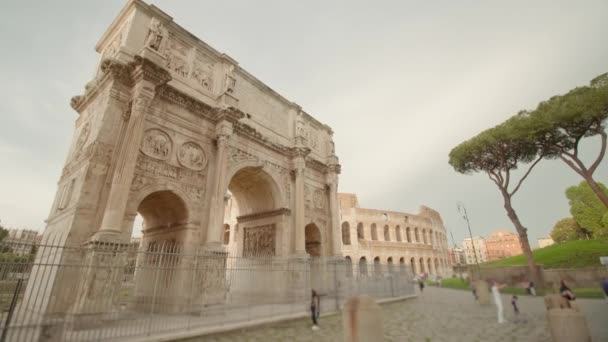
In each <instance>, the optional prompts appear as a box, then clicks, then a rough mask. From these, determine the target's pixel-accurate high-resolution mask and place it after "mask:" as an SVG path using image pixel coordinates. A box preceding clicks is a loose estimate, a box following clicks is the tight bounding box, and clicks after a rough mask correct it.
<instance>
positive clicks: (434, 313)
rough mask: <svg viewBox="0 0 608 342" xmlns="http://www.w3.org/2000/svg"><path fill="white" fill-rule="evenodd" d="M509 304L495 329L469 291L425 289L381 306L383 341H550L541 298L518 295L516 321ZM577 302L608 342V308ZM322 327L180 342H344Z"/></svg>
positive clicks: (288, 326) (283, 326)
mask: <svg viewBox="0 0 608 342" xmlns="http://www.w3.org/2000/svg"><path fill="white" fill-rule="evenodd" d="M510 299H511V296H510V295H503V306H504V309H505V318H506V319H507V323H505V324H498V323H497V318H496V310H495V306H494V304H493V303H492V304H489V305H479V304H477V303H475V301H474V299H473V295H472V294H471V293H470V292H468V291H462V290H452V289H439V288H433V287H430V288H426V289H425V291H424V293H422V294H421V295H419V296H418V297H417V298H413V299H408V300H405V301H400V302H394V303H389V304H384V305H382V308H383V310H384V312H383V316H384V340H385V341H424V342H426V341H431V342H443V341H445V342H447V341H471V342H475V341H479V342H481V341H504V342H516V341H518V342H519V341H534V342H550V341H551V338H550V333H549V330H548V328H547V324H546V318H545V307H544V301H543V298H542V297H529V296H520V297H519V307H520V311H521V314H520V315H519V317H515V315H514V313H513V310H512V308H511V301H510ZM577 302H578V305H579V307H580V308H581V310H582V311H583V312H584V313H585V316H586V317H587V321H588V323H589V325H590V327H591V333H592V337H593V341H608V325H606V317H608V303H606V302H605V301H603V300H594V299H579V300H577ZM320 326H321V329H320V330H318V331H312V330H311V322H310V321H309V320H304V319H299V320H293V321H287V322H282V323H278V324H274V325H269V326H264V327H259V328H251V329H248V330H241V331H233V332H228V333H222V334H217V335H212V336H203V337H199V338H192V339H188V340H184V341H188V342H195V341H196V342H198V341H213V342H231V341H247V342H257V341H259V342H271V341H290V342H305V341H315V342H320V341H328V342H336V341H342V318H341V315H331V316H326V317H321V320H320Z"/></svg>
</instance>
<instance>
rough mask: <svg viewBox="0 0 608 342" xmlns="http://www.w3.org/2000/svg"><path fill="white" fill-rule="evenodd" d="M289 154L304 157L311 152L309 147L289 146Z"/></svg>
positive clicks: (294, 156)
mask: <svg viewBox="0 0 608 342" xmlns="http://www.w3.org/2000/svg"><path fill="white" fill-rule="evenodd" d="M290 152H291V156H292V157H293V158H305V157H306V156H308V155H309V154H310V152H311V149H310V148H308V147H306V146H295V147H292V148H291V151H290Z"/></svg>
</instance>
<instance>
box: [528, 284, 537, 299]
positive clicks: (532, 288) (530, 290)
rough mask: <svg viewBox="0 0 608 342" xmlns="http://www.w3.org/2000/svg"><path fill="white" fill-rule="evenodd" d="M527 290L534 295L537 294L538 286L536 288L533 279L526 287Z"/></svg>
mask: <svg viewBox="0 0 608 342" xmlns="http://www.w3.org/2000/svg"><path fill="white" fill-rule="evenodd" d="M526 292H528V293H529V294H531V295H532V296H536V288H534V282H533V281H531V282H530V283H529V284H528V287H527V288H526Z"/></svg>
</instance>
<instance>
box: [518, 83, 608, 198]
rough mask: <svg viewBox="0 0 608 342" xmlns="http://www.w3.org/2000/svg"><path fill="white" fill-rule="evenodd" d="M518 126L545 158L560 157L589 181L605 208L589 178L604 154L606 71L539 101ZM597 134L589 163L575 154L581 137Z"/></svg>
mask: <svg viewBox="0 0 608 342" xmlns="http://www.w3.org/2000/svg"><path fill="white" fill-rule="evenodd" d="M523 116H524V117H525V120H522V121H520V122H521V123H522V125H521V126H520V127H519V128H520V130H521V132H522V133H523V134H526V135H528V136H529V137H531V138H532V139H534V140H535V141H536V143H537V145H538V148H539V151H540V152H541V153H542V154H543V156H544V157H545V158H558V159H561V160H562V161H563V162H564V163H566V165H568V166H569V167H570V168H571V169H572V170H574V171H575V172H576V173H578V174H579V175H580V176H581V177H583V179H585V181H586V182H587V183H588V184H589V186H590V188H591V190H592V191H593V192H594V193H595V195H596V196H597V197H598V198H599V199H600V200H601V202H602V203H603V205H604V206H605V207H608V195H606V194H605V193H603V192H602V191H601V189H600V188H599V187H598V185H597V183H596V181H595V179H594V178H593V174H594V172H595V171H596V170H597V168H598V166H599V165H600V163H601V162H602V160H603V158H604V156H605V154H606V144H607V136H606V121H607V119H608V73H606V74H603V75H600V76H598V77H596V78H595V79H593V80H592V81H591V82H590V85H589V86H584V87H577V88H574V89H572V90H570V91H569V92H568V93H566V94H564V95H559V96H554V97H552V98H550V99H549V100H547V101H544V102H541V103H540V104H539V105H538V106H537V108H536V109H535V110H534V111H532V112H527V113H524V115H523ZM592 136H599V138H600V150H599V153H598V155H597V156H596V158H595V160H594V161H593V162H592V163H591V164H590V165H585V163H584V162H583V161H582V160H581V159H580V157H579V147H580V142H581V140H582V139H584V138H587V137H592Z"/></svg>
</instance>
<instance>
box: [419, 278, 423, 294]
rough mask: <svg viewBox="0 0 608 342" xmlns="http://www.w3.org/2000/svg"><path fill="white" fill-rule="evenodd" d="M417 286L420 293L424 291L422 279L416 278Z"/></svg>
mask: <svg viewBox="0 0 608 342" xmlns="http://www.w3.org/2000/svg"><path fill="white" fill-rule="evenodd" d="M418 286H419V287H420V293H422V292H423V291H424V280H422V279H420V280H418Z"/></svg>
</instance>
